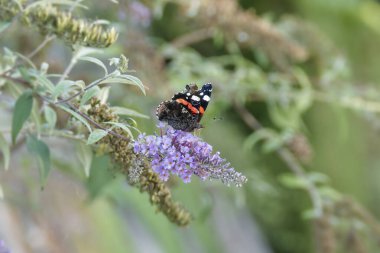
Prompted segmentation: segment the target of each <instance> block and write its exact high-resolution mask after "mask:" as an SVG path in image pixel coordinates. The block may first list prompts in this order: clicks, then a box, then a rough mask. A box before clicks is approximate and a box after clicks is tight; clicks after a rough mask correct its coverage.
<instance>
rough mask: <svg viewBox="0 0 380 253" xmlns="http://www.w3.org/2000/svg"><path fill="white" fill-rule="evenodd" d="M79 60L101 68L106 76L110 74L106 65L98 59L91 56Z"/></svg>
mask: <svg viewBox="0 0 380 253" xmlns="http://www.w3.org/2000/svg"><path fill="white" fill-rule="evenodd" d="M79 60H82V61H89V62H92V63H94V64H96V65H98V66H100V67H101V68H103V70H104V75H107V74H108V70H107V67H106V65H104V63H103V62H102V61H101V60H99V59H96V58H94V57H90V56H83V57H81V58H79Z"/></svg>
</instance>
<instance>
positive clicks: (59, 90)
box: [52, 80, 75, 100]
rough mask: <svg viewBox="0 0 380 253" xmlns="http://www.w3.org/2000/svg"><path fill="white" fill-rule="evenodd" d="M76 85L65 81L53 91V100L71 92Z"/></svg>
mask: <svg viewBox="0 0 380 253" xmlns="http://www.w3.org/2000/svg"><path fill="white" fill-rule="evenodd" d="M73 85H75V82H74V81H70V80H64V81H62V82H59V83H58V84H57V85H56V86H55V87H54V89H53V91H52V97H53V100H56V99H57V98H58V97H59V96H61V95H62V94H64V93H67V92H68V91H70V88H71V87H72V86H73Z"/></svg>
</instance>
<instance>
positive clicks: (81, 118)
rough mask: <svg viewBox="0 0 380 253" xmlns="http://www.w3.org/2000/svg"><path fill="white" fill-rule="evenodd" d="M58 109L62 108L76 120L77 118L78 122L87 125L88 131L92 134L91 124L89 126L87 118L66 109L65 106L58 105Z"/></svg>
mask: <svg viewBox="0 0 380 253" xmlns="http://www.w3.org/2000/svg"><path fill="white" fill-rule="evenodd" d="M58 107H59V108H61V109H62V110H64V111H66V112H68V113H70V114H71V115H72V116H73V117H74V118H76V119H77V120H79V121H80V122H82V123H83V125H85V126H86V127H87V129H88V131H89V132H90V133H91V132H92V129H91V126H90V124H88V122H87V120H86V119H85V118H83V117H82V116H81V115H80V114H78V113H77V112H74V111H73V110H71V109H69V108H67V107H65V106H64V105H58Z"/></svg>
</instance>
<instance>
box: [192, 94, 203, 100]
mask: <svg viewBox="0 0 380 253" xmlns="http://www.w3.org/2000/svg"><path fill="white" fill-rule="evenodd" d="M191 99H192V100H194V101H199V100H201V99H200V98H199V97H197V96H195V95H192V96H191Z"/></svg>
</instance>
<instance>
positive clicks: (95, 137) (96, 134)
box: [87, 129, 108, 145]
mask: <svg viewBox="0 0 380 253" xmlns="http://www.w3.org/2000/svg"><path fill="white" fill-rule="evenodd" d="M107 134H108V132H107V131H105V130H103V129H95V130H94V131H92V133H91V134H90V136H88V139H87V145H91V144H94V143H95V142H97V141H99V140H100V139H102V138H103V137H104V136H106V135H107Z"/></svg>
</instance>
